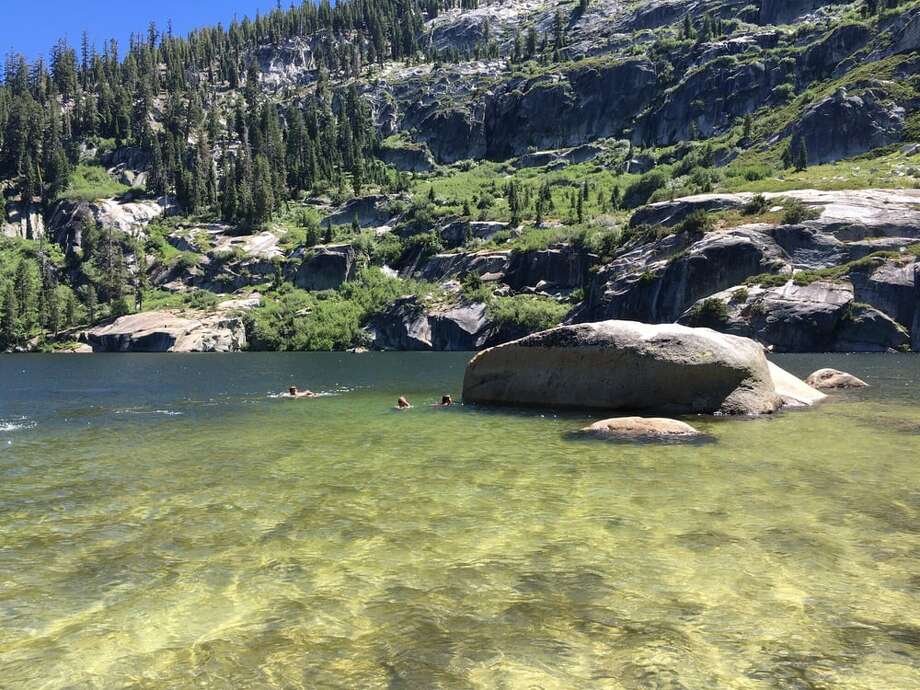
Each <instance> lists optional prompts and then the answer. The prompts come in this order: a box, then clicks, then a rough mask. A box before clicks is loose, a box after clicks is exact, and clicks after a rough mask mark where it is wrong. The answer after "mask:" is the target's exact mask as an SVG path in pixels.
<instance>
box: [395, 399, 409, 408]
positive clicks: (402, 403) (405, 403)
mask: <svg viewBox="0 0 920 690" xmlns="http://www.w3.org/2000/svg"><path fill="white" fill-rule="evenodd" d="M396 409H397V410H411V409H412V404H411V403H410V402H409V401H408V400H406V398H405V397H404V396H400V398H399V400H397V401H396Z"/></svg>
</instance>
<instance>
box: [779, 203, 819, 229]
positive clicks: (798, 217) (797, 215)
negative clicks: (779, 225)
mask: <svg viewBox="0 0 920 690" xmlns="http://www.w3.org/2000/svg"><path fill="white" fill-rule="evenodd" d="M783 208H784V210H783V224H784V225H798V224H799V223H804V222H805V221H806V220H815V219H816V218H818V216H820V215H821V212H820V211H819V210H818V209H816V208H810V207H808V206H806V205H805V204H803V203H802V202H801V200H799V199H787V200H785V201H784V202H783Z"/></svg>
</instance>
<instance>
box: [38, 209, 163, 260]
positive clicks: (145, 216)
mask: <svg viewBox="0 0 920 690" xmlns="http://www.w3.org/2000/svg"><path fill="white" fill-rule="evenodd" d="M171 208H172V206H171V204H170V202H168V201H167V199H166V198H161V199H141V200H136V201H127V200H120V199H103V200H101V201H93V202H89V201H61V202H59V203H58V204H57V206H56V207H55V208H54V211H53V212H52V214H51V220H50V221H49V222H48V230H49V234H51V236H52V237H53V238H54V241H55V242H56V243H57V244H59V245H60V246H61V247H62V248H63V249H64V250H65V251H66V252H67V253H73V252H74V251H75V250H78V249H81V248H82V246H83V239H82V238H83V228H84V226H85V224H86V223H94V224H95V225H97V226H98V227H101V228H110V229H112V230H118V231H119V232H123V233H125V234H126V235H128V236H129V237H134V238H140V237H144V236H145V234H146V227H147V225H149V223H150V221H152V220H154V219H156V218H159V217H160V216H162V215H164V214H165V213H166V212H167V211H169V210H170V209H171Z"/></svg>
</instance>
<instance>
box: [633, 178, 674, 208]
mask: <svg viewBox="0 0 920 690" xmlns="http://www.w3.org/2000/svg"><path fill="white" fill-rule="evenodd" d="M667 183H668V178H667V177H666V176H665V174H664V173H663V172H662V171H660V170H652V171H650V172H647V173H645V174H644V175H643V176H642V177H640V178H639V179H638V180H636V181H635V182H633V183H632V184H630V185H629V186H628V187H627V188H626V192H625V193H624V194H623V204H624V205H625V206H626V208H636V207H637V206H641V205H642V204H644V203H645V202H647V201H648V200H649V197H650V196H652V194H653V193H655V192H656V191H658V190H659V189H662V188H663V187H665V185H667Z"/></svg>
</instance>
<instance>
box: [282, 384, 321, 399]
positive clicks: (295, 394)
mask: <svg viewBox="0 0 920 690" xmlns="http://www.w3.org/2000/svg"><path fill="white" fill-rule="evenodd" d="M288 396H290V397H292V398H315V397H316V393H314V392H313V391H302V390H298V388H297V386H291V387H290V388H288Z"/></svg>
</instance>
